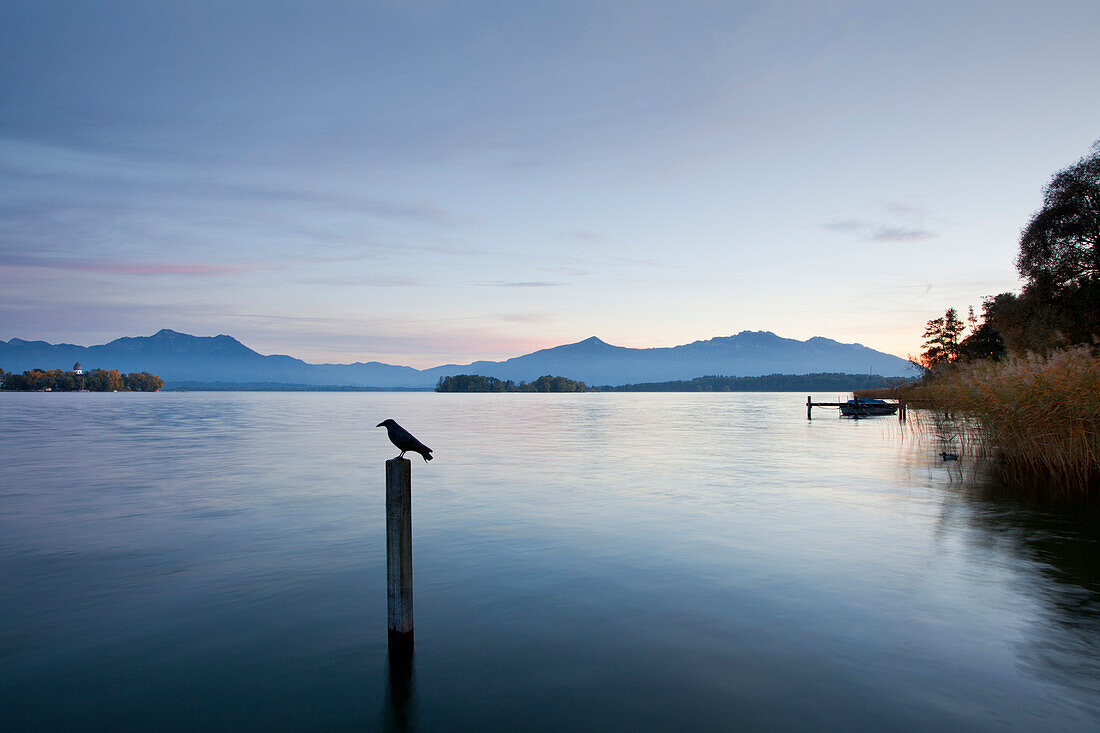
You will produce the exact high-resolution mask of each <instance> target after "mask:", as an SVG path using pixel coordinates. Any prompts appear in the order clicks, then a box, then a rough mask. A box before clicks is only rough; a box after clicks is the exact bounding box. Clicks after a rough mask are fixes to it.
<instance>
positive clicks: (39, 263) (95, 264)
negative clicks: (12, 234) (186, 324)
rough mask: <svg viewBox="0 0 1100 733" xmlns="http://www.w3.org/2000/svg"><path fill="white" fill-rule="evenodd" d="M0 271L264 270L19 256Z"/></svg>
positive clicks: (4, 261)
mask: <svg viewBox="0 0 1100 733" xmlns="http://www.w3.org/2000/svg"><path fill="white" fill-rule="evenodd" d="M0 267H34V268H43V269H54V270H75V271H78V272H108V273H112V274H115V275H145V276H159V275H188V276H193V277H214V276H218V275H238V274H240V273H243V272H254V271H256V270H261V269H267V268H266V266H263V265H214V264H202V263H172V262H126V261H120V262H111V261H106V262H104V261H96V260H81V259H50V258H45V257H23V256H19V255H0Z"/></svg>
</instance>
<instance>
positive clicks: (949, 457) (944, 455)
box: [390, 438, 959, 461]
mask: <svg viewBox="0 0 1100 733" xmlns="http://www.w3.org/2000/svg"><path fill="white" fill-rule="evenodd" d="M390 440H393V439H392V438H391V439H390ZM940 458H942V459H943V460H945V461H957V460H959V454H958V453H940Z"/></svg>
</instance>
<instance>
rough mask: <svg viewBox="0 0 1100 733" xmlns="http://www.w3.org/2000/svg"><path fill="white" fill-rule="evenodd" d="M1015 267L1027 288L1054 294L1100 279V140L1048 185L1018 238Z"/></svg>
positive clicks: (1056, 174)
mask: <svg viewBox="0 0 1100 733" xmlns="http://www.w3.org/2000/svg"><path fill="white" fill-rule="evenodd" d="M1016 266H1017V268H1018V269H1019V271H1020V274H1021V275H1023V276H1024V278H1026V279H1027V281H1028V285H1029V287H1040V288H1044V289H1046V288H1049V289H1051V290H1053V291H1055V292H1057V291H1060V290H1062V289H1065V288H1076V287H1080V286H1082V285H1084V284H1086V283H1093V282H1095V281H1096V279H1097V278H1098V277H1100V141H1097V143H1095V144H1093V146H1092V152H1091V153H1090V154H1089V155H1087V156H1085V157H1084V158H1082V159H1081V160H1079V161H1077V163H1075V164H1074V165H1071V166H1070V167H1068V168H1066V169H1065V170H1061V171H1058V172H1057V173H1055V174H1054V177H1053V178H1052V179H1051V181H1050V183H1049V184H1047V187H1046V188H1045V189H1044V191H1043V207H1042V208H1041V209H1039V211H1038V212H1036V214H1035V215H1034V216H1033V217H1032V218H1031V221H1030V222H1028V225H1027V226H1026V227H1025V228H1024V231H1023V234H1022V235H1021V236H1020V255H1019V257H1018V258H1017V260H1016Z"/></svg>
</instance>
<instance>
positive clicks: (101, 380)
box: [0, 369, 164, 392]
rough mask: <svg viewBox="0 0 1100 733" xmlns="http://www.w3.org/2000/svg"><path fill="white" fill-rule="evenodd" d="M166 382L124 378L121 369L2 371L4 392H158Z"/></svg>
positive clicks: (137, 375)
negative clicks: (78, 371) (13, 372)
mask: <svg viewBox="0 0 1100 733" xmlns="http://www.w3.org/2000/svg"><path fill="white" fill-rule="evenodd" d="M163 386H164V380H163V379H161V378H160V377H158V376H157V375H155V374H150V373H149V372H131V373H129V374H120V373H119V371H118V370H117V369H89V370H88V371H86V372H84V373H83V374H77V373H76V372H75V371H63V370H61V369H29V370H27V371H25V372H23V373H22V374H12V373H9V372H5V371H4V370H3V369H0V389H3V390H5V391H9V392H80V391H88V392H157V391H159V390H160V388H161V387H163Z"/></svg>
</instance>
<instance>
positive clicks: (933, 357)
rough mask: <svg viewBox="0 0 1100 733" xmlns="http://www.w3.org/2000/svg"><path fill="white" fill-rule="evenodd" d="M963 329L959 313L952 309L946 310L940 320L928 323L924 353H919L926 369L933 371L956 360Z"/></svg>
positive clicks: (935, 319)
mask: <svg viewBox="0 0 1100 733" xmlns="http://www.w3.org/2000/svg"><path fill="white" fill-rule="evenodd" d="M963 328H964V326H963V322H962V321H960V320H959V313H958V311H956V310H955V309H954V308H948V309H947V310H946V311H944V314H943V316H942V317H941V318H933V319H932V320H930V321H929V322H928V327H927V328H926V329H925V331H924V351H923V352H922V353H921V360H922V361H923V364H924V366H925V367H926V368H928V369H933V368H935V367H937V366H939V365H940V364H950V363H951V362H954V361H957V360H958V358H959V339H960V338H961V337H962V332H963Z"/></svg>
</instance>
